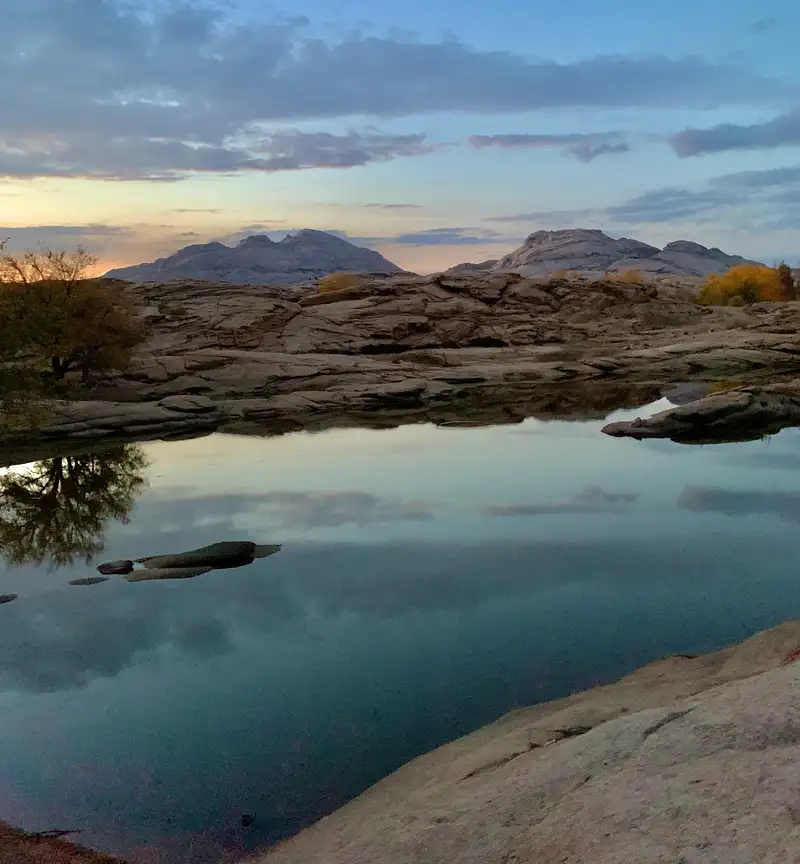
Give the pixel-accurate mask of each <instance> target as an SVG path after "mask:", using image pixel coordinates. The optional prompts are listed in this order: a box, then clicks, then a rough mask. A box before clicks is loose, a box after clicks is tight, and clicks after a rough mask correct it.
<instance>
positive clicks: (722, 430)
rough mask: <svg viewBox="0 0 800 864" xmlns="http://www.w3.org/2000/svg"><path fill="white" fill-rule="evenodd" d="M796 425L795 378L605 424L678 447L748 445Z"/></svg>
mask: <svg viewBox="0 0 800 864" xmlns="http://www.w3.org/2000/svg"><path fill="white" fill-rule="evenodd" d="M798 425H800V379H794V380H792V381H787V382H784V383H781V384H771V385H770V384H766V385H761V386H755V387H753V386H749V387H745V386H742V387H732V388H730V389H727V390H725V391H724V392H721V393H711V394H709V395H707V396H701V397H700V398H699V399H695V400H693V401H690V402H687V403H685V404H683V405H680V406H679V407H678V408H672V409H670V410H668V411H662V412H660V413H659V414H655V415H654V416H652V417H647V418H644V419H643V418H641V417H637V418H636V419H635V420H625V421H620V422H617V423H609V424H608V426H606V427H605V428H604V429H603V432H605V434H606V435H611V436H612V437H615V438H636V439H640V440H641V439H642V438H669V439H671V440H672V441H677V442H680V443H682V444H721V443H725V442H732V441H750V440H754V439H756V438H762V437H763V436H764V435H768V434H774V433H776V432H779V431H780V430H781V429H785V428H786V427H787V426H798Z"/></svg>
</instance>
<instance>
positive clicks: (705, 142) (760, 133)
mask: <svg viewBox="0 0 800 864" xmlns="http://www.w3.org/2000/svg"><path fill="white" fill-rule="evenodd" d="M670 144H671V146H672V149H673V150H674V151H675V152H676V153H677V154H678V156H680V157H681V159H686V158H688V157H690V156H705V155H707V154H709V153H722V152H723V151H726V150H772V149H775V148H777V147H797V146H800V109H795V110H794V111H787V112H786V113H785V114H781V115H779V116H778V117H774V118H773V119H772V120H767V121H766V122H764V123H751V124H749V125H738V124H736V123H721V124H719V125H717V126H711V127H709V128H708V129H684V130H683V131H682V132H678V133H677V134H676V135H673V136H672V137H671V138H670Z"/></svg>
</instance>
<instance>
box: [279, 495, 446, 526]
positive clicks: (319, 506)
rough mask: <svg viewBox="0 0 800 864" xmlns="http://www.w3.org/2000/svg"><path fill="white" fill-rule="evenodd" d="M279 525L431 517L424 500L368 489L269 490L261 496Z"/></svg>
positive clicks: (324, 524) (327, 523)
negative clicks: (382, 495) (388, 495)
mask: <svg viewBox="0 0 800 864" xmlns="http://www.w3.org/2000/svg"><path fill="white" fill-rule="evenodd" d="M262 500H263V501H264V502H265V503H266V505H267V506H266V509H267V511H268V512H269V515H270V517H271V520H274V524H275V525H277V526H279V527H281V528H287V529H292V528H335V527H339V526H341V525H349V524H355V525H370V524H378V523H384V522H419V521H425V520H429V519H432V518H433V513H432V510H431V505H430V504H429V503H427V502H425V501H399V500H393V499H389V498H380V497H378V496H377V495H373V494H371V493H369V492H269V493H267V494H266V495H264V496H263V499H262Z"/></svg>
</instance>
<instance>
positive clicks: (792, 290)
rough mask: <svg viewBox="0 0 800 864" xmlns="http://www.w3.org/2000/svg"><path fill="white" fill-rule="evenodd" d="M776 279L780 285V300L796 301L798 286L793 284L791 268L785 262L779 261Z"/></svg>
mask: <svg viewBox="0 0 800 864" xmlns="http://www.w3.org/2000/svg"><path fill="white" fill-rule="evenodd" d="M778 279H780V283H781V293H782V295H783V296H782V298H781V299H782V300H796V299H797V290H798V285H797V284H795V281H794V274H793V273H792V268H791V267H790V266H789V265H788V264H787V263H786V262H785V261H781V263H780V264H779V265H778Z"/></svg>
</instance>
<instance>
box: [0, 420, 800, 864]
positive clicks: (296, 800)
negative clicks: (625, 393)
mask: <svg viewBox="0 0 800 864" xmlns="http://www.w3.org/2000/svg"><path fill="white" fill-rule="evenodd" d="M665 406H666V403H665V404H661V403H659V404H658V405H655V406H652V408H651V409H648V410H658V409H661V408H663V407H665ZM637 413H642V412H617V414H615V415H613V418H615V419H616V418H622V417H625V416H634V415H636V414H637ZM604 422H605V421H604ZM602 425H603V422H600V421H597V422H588V423H565V422H549V423H544V422H538V421H533V420H530V421H526V422H525V423H523V424H521V425H516V426H505V427H493V428H485V429H437V428H434V427H431V426H411V427H403V428H399V429H395V430H386V431H366V430H339V431H331V432H326V433H319V434H315V435H310V434H295V435H287V436H283V437H280V438H265V439H255V438H239V437H234V436H224V435H215V436H211V437H208V438H204V439H199V440H196V441H186V442H175V443H152V444H145V445H141V446H138V445H137V447H135V448H133V449H128V450H125V451H116V452H113V453H111V454H105V455H103V454H100V455H98V457H97V458H96V459H84V460H83V461H73V462H66V461H64V460H62V462H61V463H53V462H49V463H47V464H38V465H29V466H19V467H17V468H15V469H11V471H10V472H5V473H3V474H2V475H0V541H2V547H1V548H0V553H3V554H4V555H5V559H4V560H3V561H1V562H0V594H6V593H16V594H18V595H19V598H18V599H17V600H15V601H14V602H11V603H8V604H6V605H2V606H0V742H2V746H0V818H2V819H5V820H6V821H9V822H12V823H14V824H17V825H21V826H23V827H25V828H27V829H29V830H47V829H52V828H76V829H81V831H82V833H81V834H80V835H78V839H79V840H80V842H83V843H86V844H89V845H94V846H97V847H99V848H102V849H104V850H107V851H109V852H113V853H116V854H121V855H126V856H128V857H129V858H130V859H131V860H133V861H141V862H153V864H155V862H158V864H166V862H170V864H172V862H178V864H183V862H189V861H192V862H201V864H202V862H210V861H217V860H220V859H223V860H224V859H226V858H236V857H240V856H242V855H243V854H246V853H248V852H251V851H253V850H255V849H257V848H259V847H260V846H263V845H265V844H269V843H273V842H276V841H278V840H280V839H282V838H284V837H287V836H289V835H291V834H292V833H294V832H295V831H297V830H298V829H299V828H301V827H302V826H304V825H307V824H310V823H311V822H313V821H314V820H316V819H318V818H319V817H320V816H322V815H324V814H325V813H327V812H329V811H330V810H332V809H334V808H335V807H337V806H339V805H340V804H342V803H343V802H345V801H346V800H348V799H349V798H352V797H353V796H354V795H356V794H358V793H359V792H360V791H362V790H363V789H364V788H366V787H367V786H368V785H370V784H371V783H373V782H375V781H376V780H378V779H380V778H381V777H382V776H385V775H386V774H387V773H388V772H390V771H392V770H393V769H394V768H396V767H398V766H399V765H400V764H402V763H403V762H405V761H407V760H408V759H409V758H411V757H413V756H415V755H417V754H419V753H422V752H425V751H427V750H429V749H431V748H433V747H435V746H437V745H438V744H441V743H443V742H445V741H448V740H451V739H453V738H455V737H457V736H459V735H461V734H464V733H466V732H468V731H470V730H472V729H475V728H476V727H478V726H480V725H482V724H485V723H487V722H490V721H492V720H494V719H495V718H496V717H498V716H499V715H500V714H502V713H504V712H506V711H508V710H509V709H512V708H514V707H516V706H520V705H526V704H531V703H534V702H537V701H541V700H546V699H551V698H554V697H558V696H561V695H564V694H567V693H570V692H572V691H574V690H577V689H581V688H585V687H587V686H591V685H593V684H595V683H598V682H601V681H606V680H610V679H613V678H615V677H618V676H620V675H622V674H624V673H625V672H627V671H629V670H632V669H633V668H635V667H637V666H640V665H642V664H643V663H646V662H648V661H650V660H653V659H656V658H658V657H661V656H663V655H665V654H669V653H687V652H701V651H707V650H711V649H714V648H716V647H719V646H721V645H724V644H726V643H729V642H732V641H737V640H740V639H743V638H745V637H746V636H748V635H750V634H751V633H752V632H754V631H756V630H758V629H761V628H764V627H769V626H771V625H774V624H776V623H778V622H779V621H782V620H784V619H787V618H792V617H800V591H798V582H799V581H800V576H799V575H798V568H797V561H798V560H799V559H798V555H799V553H800V531H798V523H800V491H798V481H800V434H798V431H797V430H786V431H784V432H783V433H781V434H780V435H778V436H776V437H774V438H772V439H768V440H765V441H759V442H752V443H745V444H735V445H722V446H709V447H686V446H681V445H675V444H671V443H669V442H634V441H625V440H615V439H610V438H606V437H605V436H602V435H601V434H600V432H599V430H600V428H601V426H602ZM140 480H141V482H140ZM20 481H23V482H20ZM15 484H16V485H15ZM65 490H67V491H66V492H65ZM67 493H68V494H67ZM59 496H61V497H59ZM67 499H69V500H67ZM48 526H49V527H48ZM236 539H249V540H254V541H256V542H260V543H282V544H283V548H282V550H281V551H280V552H279V553H277V554H275V555H272V556H270V557H268V558H264V559H260V560H256V561H254V562H253V563H252V564H249V565H247V566H243V567H240V568H237V569H230V570H216V571H213V572H211V573H207V574H205V575H202V576H198V577H197V578H195V579H191V580H183V581H174V582H143V583H134V584H131V583H128V582H126V581H125V579H124V578H123V577H121V576H115V577H112V578H111V579H110V580H109V581H108V582H106V583H103V584H99V585H93V586H89V587H78V586H70V585H68V584H67V583H68V582H69V581H70V580H72V579H76V578H80V577H85V576H89V575H92V573H93V572H94V567H95V566H96V564H98V563H100V562H102V561H107V560H111V559H115V558H129V557H130V558H138V557H142V556H146V555H154V554H160V553H173V552H181V551H185V550H188V549H192V548H195V547H198V546H202V545H205V544H208V543H213V542H217V541H220V540H236ZM99 545H103V546H104V548H102V550H100V549H98V548H97V547H98V546H99ZM87 554H88V555H89V556H90V557H91V559H92V560H91V562H90V563H89V564H87V563H84V561H83V557H82V556H85V555H87ZM9 557H11V558H16V560H17V562H18V563H13V564H12V563H8V560H7V559H8V558H9ZM37 562H38V563H37ZM243 814H251V815H252V816H253V822H252V825H250V826H247V827H245V826H243V825H242V818H241V817H242V815H243Z"/></svg>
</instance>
